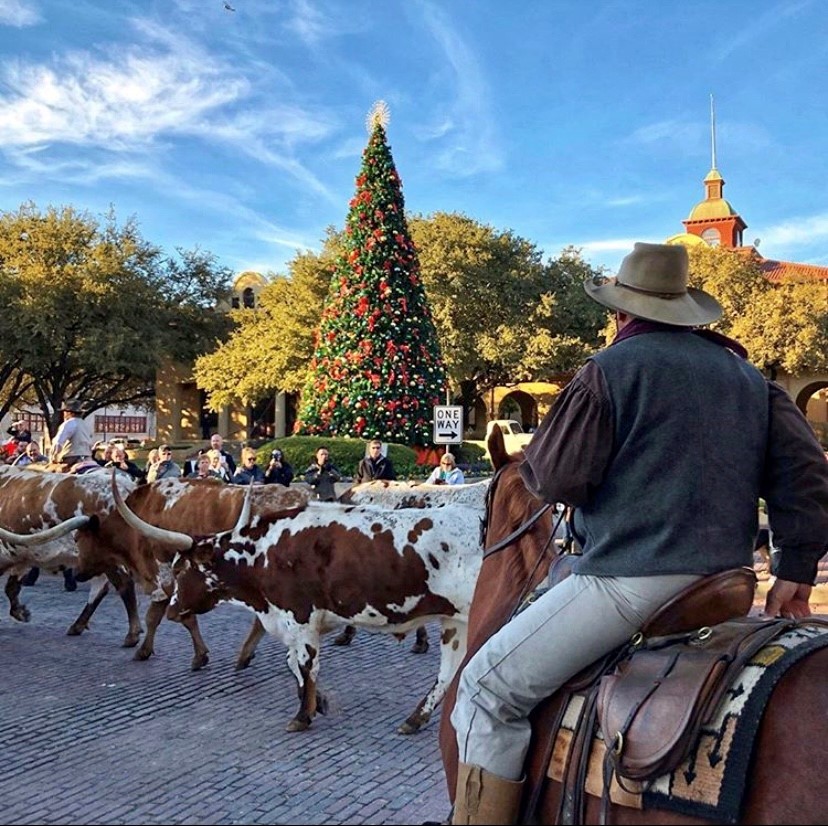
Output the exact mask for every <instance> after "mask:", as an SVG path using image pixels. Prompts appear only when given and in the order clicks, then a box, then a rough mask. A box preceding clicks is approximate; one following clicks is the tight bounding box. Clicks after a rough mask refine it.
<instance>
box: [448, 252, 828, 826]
mask: <svg viewBox="0 0 828 826" xmlns="http://www.w3.org/2000/svg"><path fill="white" fill-rule="evenodd" d="M688 269H689V267H688V258H687V252H686V250H685V248H684V247H682V246H680V245H666V244H641V243H638V244H635V247H634V249H633V251H632V252H631V253H630V254H629V255H627V257H626V258H625V259H624V261H623V262H622V264H621V267H620V269H619V271H618V274H617V276H616V277H615V278H608V277H603V276H599V277H595V278H593V279H590V280H588V281H587V282H586V283H585V284H584V287H585V289H586V292H587V294H588V295H589V296H590V297H591V298H592V299H594V300H595V301H597V302H598V303H599V304H602V305H604V306H605V307H607V308H609V309H610V310H612V311H613V312H614V314H615V319H616V326H617V334H616V336H615V339H614V340H613V342H612V344H610V345H609V346H608V347H606V348H605V349H603V350H601V351H600V352H599V353H597V354H596V355H594V356H593V357H592V358H590V359H589V360H588V361H587V362H586V364H585V365H584V366H583V367H582V368H581V369H580V370H579V371H578V372H577V374H576V375H575V377H574V378H573V380H572V381H571V382H570V383H569V384H568V385H567V387H566V388H565V389H564V391H563V392H562V393H561V394H560V396H559V398H558V399H557V400H556V402H555V404H554V405H553V407H552V408H551V410H550V411H549V413H548V414H547V416H546V418H545V419H544V420H543V422H542V423H541V425H540V427H539V428H538V431H537V432H536V433H535V435H534V437H533V439H532V441H531V442H530V444H529V445H528V446H527V447H526V449H525V458H524V460H523V462H522V463H521V465H520V468H519V473H520V475H521V477H522V479H523V481H524V483H525V484H526V487H527V489H528V490H529V491H530V492H531V493H533V494H534V495H535V496H537V497H538V498H539V499H541V500H543V501H544V502H547V503H558V502H561V503H564V504H566V505H568V506H570V507H572V508H573V531H574V534H575V539H576V541H577V542H578V544H579V545H580V547H581V549H582V554H581V555H580V556H579V557H578V558H577V559H576V561H575V562H574V563H573V566H572V567H573V573H572V574H571V575H570V576H568V577H567V578H566V579H563V580H562V581H561V582H559V583H558V584H556V585H554V586H553V587H552V588H550V589H549V590H548V591H547V592H546V593H545V594H543V595H542V596H540V597H539V598H538V599H537V600H535V601H534V602H533V603H532V604H530V605H529V606H528V607H527V608H526V609H525V610H524V611H521V612H520V613H518V614H516V615H515V616H514V617H513V618H512V619H511V620H510V621H509V622H508V623H506V624H505V625H504V626H503V627H502V628H501V629H500V630H499V631H498V632H496V633H495V634H494V635H492V636H491V637H490V638H489V639H488V640H487V641H486V642H485V643H484V645H483V646H481V648H480V649H479V650H478V651H477V652H476V653H475V654H474V656H473V657H472V658H471V659H470V660H469V662H468V663H467V665H466V666H465V668H464V669H463V671H462V673H461V676H460V680H459V685H458V691H457V701H456V704H455V706H454V709H453V711H452V714H451V722H452V724H453V726H454V729H455V733H456V735H457V743H458V747H459V758H460V764H459V767H458V778H457V787H456V798H455V809H454V814H453V820H452V822H453V823H514V822H516V820H515V818H516V817H517V814H518V807H519V804H520V796H521V786H522V783H521V778H522V776H523V762H524V757H525V754H526V750H527V748H528V745H529V739H530V736H531V727H530V724H529V720H528V716H529V713H530V712H531V711H532V709H533V708H534V707H535V706H536V705H537V703H538V702H540V700H542V699H543V698H545V697H547V696H549V695H550V694H551V693H552V692H554V691H555V690H556V689H558V688H559V687H560V686H561V685H563V684H564V683H565V682H566V681H567V680H568V679H569V678H570V677H572V676H573V675H575V674H576V673H577V672H578V671H580V670H581V669H582V668H584V667H586V666H588V665H589V664H590V663H592V662H593V661H595V660H597V659H598V658H599V657H601V656H603V655H605V654H607V653H609V652H610V651H612V650H613V649H615V648H617V647H618V646H620V645H622V644H623V643H625V642H627V641H628V640H629V639H630V638H631V636H632V635H633V634H634V633H635V632H636V631H637V630H638V629H639V628H640V627H641V625H642V624H643V623H644V622H645V621H646V619H647V618H648V617H649V616H650V615H652V614H653V613H654V612H655V611H656V610H657V609H658V608H659V607H660V606H662V605H663V604H664V603H665V602H667V601H669V600H670V599H671V598H672V597H674V596H675V595H676V594H678V593H679V592H680V591H682V590H683V589H684V588H686V587H687V586H688V585H690V584H691V583H693V582H694V581H696V580H697V579H698V578H700V577H702V576H705V575H708V574H713V573H716V572H719V571H723V570H727V569H731V568H739V567H741V566H749V567H752V565H753V546H754V540H755V538H756V533H757V530H758V502H759V499H760V497H761V498H764V499H765V501H766V503H767V506H768V517H769V521H770V524H771V525H772V527H773V531H774V537H775V539H776V540H777V541H778V545H779V548H780V554H779V560H778V563H777V568H776V571H775V573H776V576H777V579H776V581H775V583H774V585H773V586H772V587H771V588H770V590H769V592H768V595H767V599H766V603H765V613H766V614H767V615H769V616H779V615H781V616H785V617H803V616H808V615H809V614H810V609H809V606H808V599H809V596H810V593H811V585H812V584H813V582H814V581H815V579H816V573H817V562H818V560H819V558H820V557H821V556H822V555H823V553H824V552H825V541H826V537H828V462H826V461H825V457H824V455H823V452H822V449H821V447H820V445H819V443H818V441H817V439H816V437H815V435H814V433H813V430H812V429H811V427H810V425H809V424H808V422H807V420H806V419H805V417H804V416H803V415H802V413H801V412H800V411H799V409H798V408H797V407H796V405H795V404H794V402H793V400H792V399H791V398H790V397H789V396H788V395H787V393H786V392H785V391H784V390H783V389H782V388H781V387H780V386H779V385H777V384H775V383H773V382H770V381H768V380H767V379H765V377H764V376H763V375H762V374H761V373H760V372H759V371H758V370H757V369H756V368H755V367H753V366H752V365H751V364H750V363H749V362H748V361H747V357H746V356H747V354H746V352H745V350H744V348H743V347H742V346H741V345H740V344H739V343H738V342H736V341H733V340H732V339H729V338H726V337H725V336H723V335H721V334H718V333H715V332H712V331H710V330H703V329H698V328H699V327H702V326H704V325H707V324H711V323H712V322H714V321H716V320H717V319H718V318H719V317H720V316H721V313H722V310H721V307H720V306H719V303H718V302H717V301H716V300H715V298H713V296H711V295H709V294H707V293H706V292H703V291H701V290H698V289H693V288H691V287H689V286H688ZM573 629H577V631H575V630H573Z"/></svg>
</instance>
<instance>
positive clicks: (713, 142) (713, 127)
mask: <svg viewBox="0 0 828 826" xmlns="http://www.w3.org/2000/svg"><path fill="white" fill-rule="evenodd" d="M710 154H711V156H712V159H713V166H712V168H713V169H715V168H716V105H715V103H714V102H713V94H712V93H711V94H710Z"/></svg>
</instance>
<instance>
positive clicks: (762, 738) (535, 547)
mask: <svg viewBox="0 0 828 826" xmlns="http://www.w3.org/2000/svg"><path fill="white" fill-rule="evenodd" d="M488 447H489V454H490V455H491V457H492V464H493V465H494V468H495V471H496V475H495V479H494V480H493V482H492V485H491V487H490V494H489V501H488V503H487V515H486V539H485V544H484V561H483V564H482V566H481V569H480V573H479V575H478V579H477V583H476V587H475V592H474V596H473V599H472V603H471V608H470V613H469V625H468V650H467V653H466V656H465V659H464V660H463V663H461V667H460V669H458V671H457V674H456V675H455V677H454V679H453V680H452V683H451V684H450V686H449V688H448V691H447V693H446V696H445V698H444V700H443V710H442V714H441V721H440V735H439V737H440V750H441V754H442V759H443V767H444V772H445V777H446V783H447V786H448V793H449V798H450V800H451V801H452V803H453V801H454V794H455V787H456V782H457V764H458V751H457V743H456V736H455V731H454V728H453V727H452V725H451V712H452V709H453V707H454V704H455V700H456V693H457V683H458V680H459V676H460V673H461V671H462V668H463V667H464V666H465V664H466V663H467V662H468V660H469V659H470V658H471V656H472V655H473V654H474V653H475V652H476V651H477V650H478V649H479V648H480V647H481V645H482V644H483V643H484V642H485V641H486V640H487V639H488V638H489V637H490V636H491V635H492V634H493V633H495V632H496V631H497V630H498V629H499V628H500V627H501V625H503V624H504V623H505V622H506V621H508V619H509V617H510V615H511V614H512V613H513V612H514V611H515V610H516V609H517V607H518V605H519V604H520V603H521V602H522V601H523V600H524V599H525V597H526V595H527V594H528V593H531V592H532V591H533V589H535V588H536V587H537V586H539V585H542V584H543V581H544V579H545V577H546V576H547V572H548V570H549V568H550V560H551V559H553V555H552V554H550V548H551V544H550V541H549V537H550V535H551V531H552V529H553V520H554V511H553V510H552V509H549V510H547V511H546V512H543V513H540V515H538V514H539V512H540V510H541V506H542V505H543V503H542V502H540V501H539V500H538V499H537V498H535V497H534V496H533V495H532V494H531V493H529V491H528V490H527V489H526V487H525V485H524V483H523V480H522V478H521V476H520V474H519V473H518V466H519V464H520V461H521V460H522V458H523V454H522V452H521V453H517V454H512V455H510V454H507V453H506V450H505V446H504V443H503V440H502V438H501V437H500V432H499V431H498V430H495V432H494V433H493V434H492V436H491V437H490V439H489V444H488ZM533 517H534V518H535V521H534V522H532V523H531V524H529V522H530V520H531V519H532V518H533ZM489 550H496V551H497V552H495V553H488V551H489ZM756 622H759V620H756ZM560 633H562V634H567V633H577V630H575V629H565V628H562V629H560ZM826 709H828V647H824V646H823V647H821V648H819V649H818V650H815V651H813V652H812V653H808V654H806V655H804V656H803V657H802V658H801V659H799V661H798V662H796V663H795V664H794V665H793V666H792V667H790V668H789V669H788V670H787V671H785V672H784V674H783V675H782V677H781V678H779V681H778V682H777V683H776V685H775V687H774V688H773V689H772V693H771V694H770V698H769V701H768V703H767V705H766V707H765V710H764V713H763V714H762V716H761V722H760V723H759V725H758V730H757V732H756V739H755V741H754V744H753V754H752V758H750V762H749V764H748V766H749V768H748V769H747V770H746V772H745V775H744V777H743V784H744V794H743V796H742V799H741V806H740V807H739V803H738V801H737V802H736V807H737V808H736V811H737V812H738V815H737V817H736V818H735V819H734V820H733V822H737V823H767V824H778V823H828V803H826V799H825V796H824V795H823V788H822V784H823V783H824V761H822V760H820V759H818V758H817V755H818V754H821V753H823V749H824V748H825V742H826V738H828V710H826ZM558 711H559V706H557V707H556V702H555V697H554V696H553V697H550V698H547V699H546V700H544V701H543V702H541V703H540V704H539V705H538V706H537V707H536V708H535V709H534V711H533V712H532V714H531V718H530V719H531V722H532V732H533V735H532V741H531V745H530V749H529V752H528V754H527V758H526V762H525V764H524V771H525V775H526V782H525V784H524V792H523V802H522V807H521V819H520V820H519V821H518V822H523V823H528V822H531V823H538V824H552V823H556V822H560V820H559V819H558V818H559V807H560V803H561V796H562V790H563V787H562V784H561V782H559V781H557V780H552V779H549V778H548V776H547V769H548V768H549V766H550V753H551V752H550V741H551V735H552V732H553V731H555V730H556V722H557V719H556V715H557V713H558ZM749 755H750V752H748V756H749ZM549 773H550V774H552V772H551V771H550V772H549ZM588 791H589V788H588ZM593 791H595V789H594V788H593ZM607 805H608V809H607V808H604V810H603V811H602V808H603V807H606V806H607ZM567 822H572V821H567ZM576 822H578V821H576ZM581 822H584V823H599V822H600V823H615V824H650V823H652V824H685V823H687V824H702V823H710V822H716V821H714V820H711V819H710V818H709V817H707V816H697V814H696V812H695V811H694V812H693V813H692V814H691V813H690V812H688V811H685V812H676V811H672V810H671V811H667V810H666V809H659V808H655V809H647V808H645V809H639V808H630V807H629V806H621V805H617V804H616V803H614V802H613V803H611V804H607V803H606V802H605V801H602V796H601V791H600V790H599V791H598V793H597V794H589V793H588V794H586V796H585V798H584V809H583V820H582V821H581ZM719 822H722V821H719Z"/></svg>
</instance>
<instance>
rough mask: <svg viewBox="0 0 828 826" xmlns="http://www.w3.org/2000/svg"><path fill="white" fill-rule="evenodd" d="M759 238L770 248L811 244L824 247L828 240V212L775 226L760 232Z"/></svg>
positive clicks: (793, 219)
mask: <svg viewBox="0 0 828 826" xmlns="http://www.w3.org/2000/svg"><path fill="white" fill-rule="evenodd" d="M759 236H760V237H761V239H762V243H763V245H767V246H768V247H769V248H770V247H772V246H778V247H787V248H793V247H803V246H808V245H811V244H821V245H824V243H825V241H826V240H828V212H822V213H818V214H817V215H811V216H809V217H802V218H792V219H790V220H787V221H784V222H782V223H780V224H773V225H771V226H769V227H767V228H766V229H764V230H760V231H759Z"/></svg>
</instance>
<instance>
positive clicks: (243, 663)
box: [236, 654, 256, 671]
mask: <svg viewBox="0 0 828 826" xmlns="http://www.w3.org/2000/svg"><path fill="white" fill-rule="evenodd" d="M255 656H256V655H255V654H251V655H250V656H249V657H239V658H238V660H236V671H243V670H244V669H245V668H247V666H249V665H250V663H252V662H253V658H254V657H255Z"/></svg>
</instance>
